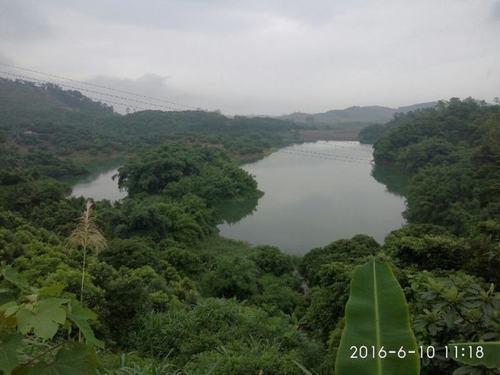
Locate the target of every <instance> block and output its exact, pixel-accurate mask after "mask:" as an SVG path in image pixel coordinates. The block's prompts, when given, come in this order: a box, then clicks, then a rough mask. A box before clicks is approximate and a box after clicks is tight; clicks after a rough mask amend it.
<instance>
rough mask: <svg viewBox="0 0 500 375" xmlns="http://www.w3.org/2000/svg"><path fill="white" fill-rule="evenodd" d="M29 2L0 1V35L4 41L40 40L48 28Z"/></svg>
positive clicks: (45, 34)
mask: <svg viewBox="0 0 500 375" xmlns="http://www.w3.org/2000/svg"><path fill="white" fill-rule="evenodd" d="M34 4H35V3H33V2H31V1H10V0H0V9H1V11H0V35H2V38H5V39H14V40H19V39H28V38H41V37H44V36H47V35H48V34H49V31H50V28H49V25H48V23H47V21H46V20H45V19H44V17H43V16H42V15H41V14H40V13H39V12H38V11H37V10H36V6H35V5H34Z"/></svg>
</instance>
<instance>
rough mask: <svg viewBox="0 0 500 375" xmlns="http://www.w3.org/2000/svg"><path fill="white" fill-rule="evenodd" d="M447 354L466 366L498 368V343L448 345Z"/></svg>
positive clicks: (499, 358)
mask: <svg viewBox="0 0 500 375" xmlns="http://www.w3.org/2000/svg"><path fill="white" fill-rule="evenodd" d="M455 348H456V349H455ZM481 348H482V350H481ZM448 352H449V355H450V357H451V358H453V359H454V360H455V361H457V362H461V363H465V364H466V365H472V366H477V365H482V366H486V367H488V368H498V367H500V341H488V342H461V343H456V344H450V345H448ZM479 357H481V358H479Z"/></svg>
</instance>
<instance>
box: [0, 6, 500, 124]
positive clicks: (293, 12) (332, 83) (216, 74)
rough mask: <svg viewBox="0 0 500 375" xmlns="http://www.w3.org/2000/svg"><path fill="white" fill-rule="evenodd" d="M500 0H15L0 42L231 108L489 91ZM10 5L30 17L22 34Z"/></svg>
mask: <svg viewBox="0 0 500 375" xmlns="http://www.w3.org/2000/svg"><path fill="white" fill-rule="evenodd" d="M4 2H5V0H0V4H3V3H4ZM499 3H500V2H499V1H498V0H484V1H482V2H478V1H477V0H460V1H457V0H442V1H439V2H436V1H435V0H420V1H417V2H415V1H412V0H379V1H369V0H355V1H348V0H339V1H331V0H316V1H314V2H311V1H305V0H248V1H244V2H243V1H239V2H236V1H232V0H211V1H204V0H149V1H142V2H138V1H133V0H120V1H118V0H109V1H105V2H103V1H97V0H87V1H83V0H81V1H79V0H75V1H71V2H68V1H62V0H46V1H44V2H33V1H31V0H30V1H28V0H20V1H17V2H16V5H8V6H7V9H8V12H7V13H9V14H10V15H8V14H7V15H6V14H5V12H2V15H1V16H0V21H2V20H4V19H5V20H7V22H10V24H9V25H10V26H5V25H0V30H2V28H4V29H6V30H10V31H9V32H8V33H2V37H1V38H0V51H4V53H5V54H7V56H9V57H11V58H12V59H13V60H14V62H15V63H16V64H19V65H24V66H29V67H33V68H36V69H39V70H42V71H47V72H50V73H57V74H59V75H66V76H70V77H73V78H76V79H80V80H92V81H93V82H101V83H102V82H104V83H106V84H109V85H116V86H117V87H128V90H132V91H136V90H137V91H140V92H141V93H149V96H162V97H165V98H167V99H169V100H172V101H181V102H183V103H185V104H187V105H189V106H195V107H203V108H209V109H217V108H219V109H221V110H222V111H223V112H228V113H244V114H249V113H253V114H257V113H265V114H281V113H286V112H291V111H296V110H301V111H308V112H315V111H323V110H328V109H332V108H341V107H346V106H350V105H370V104H380V105H389V106H400V105H407V104H412V103H415V102H423V101H429V100H436V99H442V98H449V97H452V96H459V97H466V96H474V97H478V98H485V99H488V98H492V97H494V96H497V95H498V89H497V88H498V87H500V72H499V70H498V62H499V61H500V49H499V48H498V41H497V37H496V36H497V35H499V33H500V22H498V19H499V17H498V15H499V8H500V5H499ZM5 4H7V2H5ZM8 4H11V3H10V2H9V3H8ZM2 6H3V5H2ZM9 7H10V8H9ZM9 9H10V10H9ZM492 14H494V15H496V18H495V17H492ZM9 18H10V19H11V20H17V21H20V20H21V23H25V24H26V23H28V21H29V20H31V21H32V22H33V26H32V28H31V29H30V28H29V27H28V31H27V32H25V33H24V34H23V33H22V30H20V29H22V27H20V26H17V28H15V27H14V21H11V20H9ZM23 20H24V21H23ZM17 21H16V22H17ZM2 23H3V22H0V24H2ZM30 27H31V26H30ZM36 30H38V31H39V32H36ZM44 30H45V31H44ZM4 34H5V35H4ZM92 77H94V78H92ZM134 77H139V78H134ZM164 77H168V78H164Z"/></svg>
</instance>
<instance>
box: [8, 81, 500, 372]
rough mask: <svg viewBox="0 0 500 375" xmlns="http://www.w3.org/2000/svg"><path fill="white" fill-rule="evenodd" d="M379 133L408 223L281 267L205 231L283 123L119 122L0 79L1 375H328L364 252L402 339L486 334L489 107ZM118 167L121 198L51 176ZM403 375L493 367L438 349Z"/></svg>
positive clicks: (381, 159) (194, 116) (76, 96)
mask: <svg viewBox="0 0 500 375" xmlns="http://www.w3.org/2000/svg"><path fill="white" fill-rule="evenodd" d="M32 103H33V105H31V104H32ZM28 104H29V105H28ZM380 127H381V129H382V130H383V132H381V134H380V136H377V138H378V140H377V142H376V143H375V145H374V157H375V163H376V164H377V165H382V164H387V165H390V166H391V167H393V168H396V169H399V170H402V171H404V172H405V173H406V174H407V175H408V176H409V184H408V189H407V190H406V191H405V195H406V198H407V210H406V212H405V217H406V219H407V225H405V226H404V227H403V228H401V229H398V230H395V231H393V232H392V233H390V234H389V235H388V236H387V238H386V240H385V242H384V243H383V244H379V243H377V242H376V241H375V240H374V239H372V238H371V237H368V236H366V235H363V234H359V235H356V236H354V237H353V238H351V239H341V240H337V241H335V242H332V243H331V244H329V245H327V246H325V247H321V248H315V249H311V250H310V251H309V252H308V253H307V254H306V255H305V256H303V257H292V256H290V255H287V254H285V253H283V252H281V251H280V249H278V248H276V247H272V246H250V245H248V244H246V243H243V242H238V241H233V240H228V239H224V238H222V237H220V236H219V235H218V233H217V226H216V225H217V223H218V222H219V220H220V218H221V215H223V213H221V211H220V210H219V209H218V207H219V204H220V203H221V202H237V204H240V203H238V202H242V203H241V204H244V203H243V202H245V201H246V200H248V199H256V197H259V196H260V195H261V194H262V192H260V191H259V190H258V187H257V184H256V181H255V180H254V179H253V177H252V176H251V175H249V174H248V173H247V172H245V171H244V170H242V169H241V168H240V167H239V166H238V163H240V162H241V161H243V160H251V159H255V158H259V157H262V156H263V155H265V154H266V153H268V152H270V151H271V150H272V149H273V148H278V147H281V146H283V145H287V144H290V143H291V142H296V141H298V139H297V132H296V131H297V128H296V125H295V124H293V123H289V122H286V121H281V120H276V119H269V118H245V117H235V118H228V117H225V116H223V115H221V114H218V113H207V112H201V111H191V112H190V111H187V112H160V111H144V112H139V113H134V114H129V115H125V116H122V115H118V114H115V113H113V111H112V109H110V108H109V107H108V106H106V105H102V104H100V103H96V102H93V101H91V100H90V99H88V98H86V97H84V96H82V95H81V94H80V93H77V92H72V91H63V90H61V89H59V88H57V87H54V86H47V85H46V86H36V85H33V84H29V83H26V82H12V81H7V80H2V81H1V82H0V150H1V154H0V155H1V156H0V257H1V258H0V260H1V279H0V345H1V349H0V370H1V371H3V373H5V374H10V373H14V374H56V373H57V374H92V373H100V374H208V373H212V374H311V373H312V374H334V373H335V370H334V369H335V366H336V361H339V360H338V358H337V354H338V353H337V352H338V351H339V347H341V341H343V340H345V336H346V335H343V332H344V331H347V329H346V326H349V320H348V319H346V318H345V317H346V303H347V302H348V300H350V301H352V299H349V295H350V291H351V290H350V285H351V279H352V278H353V271H354V270H360V268H359V267H358V266H360V265H363V264H366V262H367V261H368V260H369V259H373V257H376V258H377V259H383V261H384V262H385V263H386V264H388V265H389V266H390V269H391V272H392V273H393V274H394V276H395V277H396V279H397V282H398V283H399V285H400V286H401V289H400V290H402V293H403V292H404V297H405V298H406V301H407V306H408V310H409V318H410V321H411V330H412V332H413V334H414V337H415V338H416V342H417V343H418V345H435V346H436V347H440V348H443V347H444V346H446V345H448V343H451V342H477V341H498V340H500V296H499V294H498V293H497V292H496V291H495V285H498V282H499V278H498V272H497V269H498V268H499V267H500V108H499V106H487V105H484V104H483V103H480V102H476V101H474V100H472V99H467V100H463V101H461V100H458V99H451V100H450V101H446V102H441V103H440V104H439V105H438V106H437V107H435V108H431V109H424V110H419V111H415V112H409V113H407V114H404V115H398V116H397V117H396V118H395V119H394V120H393V121H391V122H389V123H388V124H387V125H384V126H380ZM116 155H124V156H126V157H127V161H126V162H125V163H124V165H123V166H122V167H121V168H120V169H119V175H118V177H117V178H118V183H119V184H120V186H121V187H122V188H125V189H127V191H128V193H129V194H128V196H127V197H126V198H125V199H123V200H121V201H119V202H115V203H111V202H109V201H105V200H104V201H97V202H92V201H85V199H84V198H74V197H69V196H68V195H69V194H68V193H69V190H68V189H69V188H68V186H67V185H66V184H65V182H64V177H67V176H71V175H78V174H85V173H87V165H88V164H87V163H88V162H89V161H90V160H95V159H97V160H105V159H106V158H110V157H114V156H116ZM373 267H374V268H375V263H374V266H373ZM398 288H399V287H398ZM344 333H345V332H344ZM337 366H338V363H337ZM338 368H339V371H338V372H337V373H338V374H342V373H346V372H342V368H341V367H339V366H338ZM421 373H422V374H429V375H431V374H452V373H454V374H457V375H460V374H498V373H500V372H499V370H497V369H494V368H488V367H486V366H484V365H483V364H477V363H476V364H463V363H462V364H461V363H459V362H457V361H454V360H453V359H450V358H444V357H443V355H438V356H436V357H435V358H433V359H423V360H422V362H421Z"/></svg>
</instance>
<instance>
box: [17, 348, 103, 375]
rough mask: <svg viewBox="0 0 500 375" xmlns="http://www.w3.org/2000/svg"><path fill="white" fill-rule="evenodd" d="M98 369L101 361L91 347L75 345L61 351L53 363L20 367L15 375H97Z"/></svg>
mask: <svg viewBox="0 0 500 375" xmlns="http://www.w3.org/2000/svg"><path fill="white" fill-rule="evenodd" d="M98 367H99V360H98V359H97V356H96V354H95V351H94V350H93V349H92V348H91V347H89V346H87V345H84V344H80V343H73V344H71V345H70V346H69V347H67V348H64V349H61V350H59V352H57V355H56V357H55V359H54V361H53V362H50V363H46V362H39V363H37V364H36V365H35V366H32V367H27V366H19V367H18V368H16V369H15V370H14V372H13V375H91V374H97V369H98Z"/></svg>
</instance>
